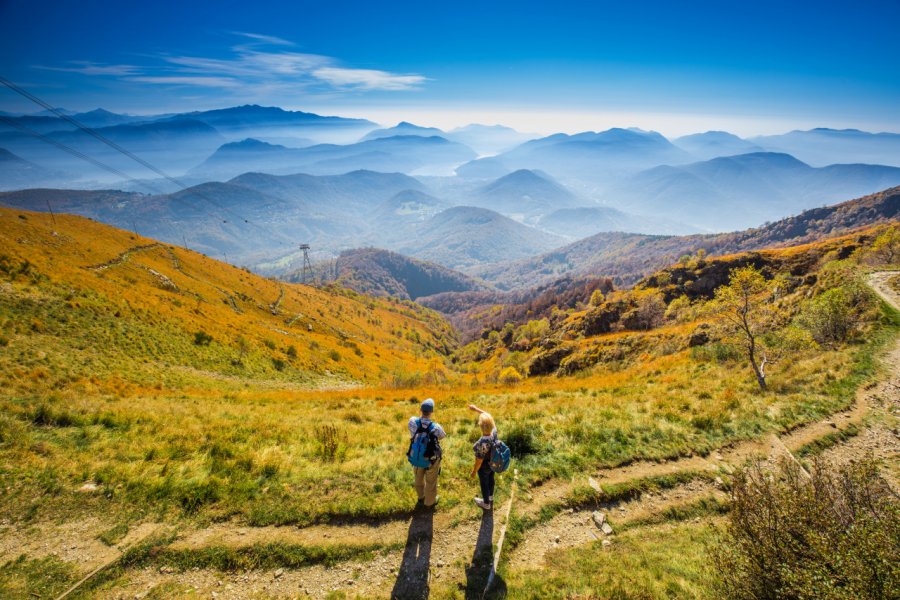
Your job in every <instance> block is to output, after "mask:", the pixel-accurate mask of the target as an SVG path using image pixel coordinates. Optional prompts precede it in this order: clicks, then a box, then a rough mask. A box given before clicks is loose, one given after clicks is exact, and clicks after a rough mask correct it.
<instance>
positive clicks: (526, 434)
mask: <svg viewBox="0 0 900 600" xmlns="http://www.w3.org/2000/svg"><path fill="white" fill-rule="evenodd" d="M502 438H503V441H504V442H506V445H507V446H509V451H510V453H511V454H512V455H513V456H515V457H516V458H523V457H525V456H528V455H529V454H537V453H538V452H540V450H541V445H540V440H538V436H537V433H536V432H535V430H534V428H533V427H529V426H527V425H520V424H518V423H517V424H515V425H513V426H512V427H510V429H509V431H507V432H506V433H505V434H504V435H503V436H502Z"/></svg>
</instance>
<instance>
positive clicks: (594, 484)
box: [588, 477, 603, 494]
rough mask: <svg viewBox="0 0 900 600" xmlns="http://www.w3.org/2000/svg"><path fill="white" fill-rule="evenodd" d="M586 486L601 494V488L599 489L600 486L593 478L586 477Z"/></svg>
mask: <svg viewBox="0 0 900 600" xmlns="http://www.w3.org/2000/svg"><path fill="white" fill-rule="evenodd" d="M588 485H589V486H591V489H593V490H594V491H595V492H597V493H598V494H602V493H603V488H601V487H600V484H599V483H597V480H596V479H594V478H593V477H588Z"/></svg>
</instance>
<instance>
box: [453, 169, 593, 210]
mask: <svg viewBox="0 0 900 600" xmlns="http://www.w3.org/2000/svg"><path fill="white" fill-rule="evenodd" d="M468 199H469V200H470V201H471V203H472V204H473V205H475V206H480V207H482V208H487V209H490V210H493V211H496V212H499V213H503V214H505V215H508V216H511V215H517V216H521V217H526V218H527V217H535V216H540V215H546V214H548V213H551V212H553V211H555V210H558V209H561V208H571V207H574V206H583V205H585V204H588V202H587V201H585V200H583V199H581V198H579V197H578V196H576V195H575V194H573V193H572V192H571V191H570V190H568V189H567V188H566V187H565V186H563V185H561V184H560V183H558V182H556V181H554V180H553V179H552V178H550V177H549V176H546V175H543V174H541V173H536V172H535V171H530V170H528V169H520V170H518V171H515V172H513V173H510V174H509V175H504V176H503V177H500V178H498V179H497V180H495V181H492V182H491V183H489V184H487V185H485V186H483V187H481V188H479V189H477V190H476V191H475V193H474V194H472V195H471V196H469V197H468Z"/></svg>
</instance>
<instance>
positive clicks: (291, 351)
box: [285, 346, 297, 358]
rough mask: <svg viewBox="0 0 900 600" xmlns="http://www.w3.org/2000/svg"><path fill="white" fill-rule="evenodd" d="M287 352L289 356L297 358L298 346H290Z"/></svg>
mask: <svg viewBox="0 0 900 600" xmlns="http://www.w3.org/2000/svg"><path fill="white" fill-rule="evenodd" d="M285 354H287V355H288V358H297V347H296V346H288V347H287V350H285Z"/></svg>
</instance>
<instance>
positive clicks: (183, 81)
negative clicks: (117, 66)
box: [125, 75, 241, 88]
mask: <svg viewBox="0 0 900 600" xmlns="http://www.w3.org/2000/svg"><path fill="white" fill-rule="evenodd" d="M125 80H126V81H136V82H138V83H159V84H165V85H190V86H200V87H216V88H228V87H237V86H239V85H241V83H240V82H239V81H237V80H235V79H231V78H228V77H203V76H193V77H192V76H190V75H186V76H179V75H175V76H151V75H141V76H139V77H126V78H125Z"/></svg>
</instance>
